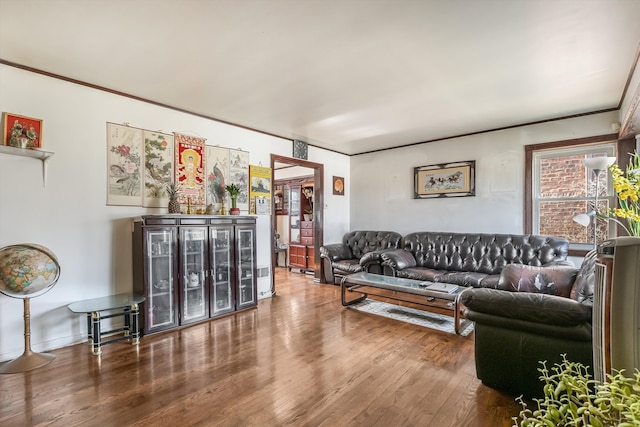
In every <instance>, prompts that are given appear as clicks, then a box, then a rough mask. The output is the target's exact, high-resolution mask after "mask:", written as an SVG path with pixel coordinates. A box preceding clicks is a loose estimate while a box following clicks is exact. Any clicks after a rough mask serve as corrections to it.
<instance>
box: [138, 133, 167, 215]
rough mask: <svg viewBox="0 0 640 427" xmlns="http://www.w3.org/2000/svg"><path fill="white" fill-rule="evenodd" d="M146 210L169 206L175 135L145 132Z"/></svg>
mask: <svg viewBox="0 0 640 427" xmlns="http://www.w3.org/2000/svg"><path fill="white" fill-rule="evenodd" d="M143 135H144V199H143V202H142V206H144V207H145V208H164V207H166V206H167V205H168V204H169V195H168V194H167V185H168V184H170V183H171V182H173V179H172V178H173V148H174V144H173V135H168V134H164V133H160V132H153V131H148V130H145V131H144V133H143Z"/></svg>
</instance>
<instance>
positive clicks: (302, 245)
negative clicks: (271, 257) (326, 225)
mask: <svg viewBox="0 0 640 427" xmlns="http://www.w3.org/2000/svg"><path fill="white" fill-rule="evenodd" d="M308 179H309V178H305V179H299V180H296V181H289V182H288V187H289V269H290V270H291V269H293V268H296V269H299V270H300V271H302V272H307V271H311V272H313V271H314V270H315V261H314V223H313V220H312V217H313V213H309V212H312V211H313V204H312V200H313V191H314V189H313V182H312V181H309V180H308ZM309 195H311V196H310V197H308V196H309ZM305 216H310V217H305Z"/></svg>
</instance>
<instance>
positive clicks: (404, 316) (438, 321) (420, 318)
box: [348, 299, 473, 337]
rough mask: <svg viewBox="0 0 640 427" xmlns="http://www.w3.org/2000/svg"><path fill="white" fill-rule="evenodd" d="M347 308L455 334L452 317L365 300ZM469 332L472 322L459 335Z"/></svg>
mask: <svg viewBox="0 0 640 427" xmlns="http://www.w3.org/2000/svg"><path fill="white" fill-rule="evenodd" d="M348 308H353V309H354V310H358V311H362V312H364V313H370V314H375V315H378V316H383V317H388V318H390V319H395V320H400V321H402V322H407V323H413V324H414V325H418V326H424V327H426V328H431V329H436V330H438V331H442V332H447V333H450V334H455V333H456V332H455V329H454V326H453V317H449V316H444V315H442V314H438V313H430V312H428V311H422V310H416V309H414V308H409V307H402V306H399V305H396V304H389V303H386V302H381V301H375V300H371V299H365V300H364V301H362V302H359V303H356V304H353V305H350V306H349V307H348ZM471 332H473V322H463V323H462V327H461V331H460V335H462V336H463V337H466V336H467V335H469V334H470V333H471Z"/></svg>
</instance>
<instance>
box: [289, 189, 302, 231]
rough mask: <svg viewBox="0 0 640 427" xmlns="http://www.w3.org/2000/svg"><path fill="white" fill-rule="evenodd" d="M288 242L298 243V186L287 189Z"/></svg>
mask: <svg viewBox="0 0 640 427" xmlns="http://www.w3.org/2000/svg"><path fill="white" fill-rule="evenodd" d="M289 194H290V196H291V197H290V198H289V221H290V223H289V241H290V242H299V241H300V186H299V185H292V186H291V187H290V189H289Z"/></svg>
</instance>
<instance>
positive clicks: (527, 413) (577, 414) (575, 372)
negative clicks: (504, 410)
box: [513, 355, 640, 427]
mask: <svg viewBox="0 0 640 427" xmlns="http://www.w3.org/2000/svg"><path fill="white" fill-rule="evenodd" d="M562 359H563V361H562V363H559V364H556V365H555V366H554V367H552V368H551V370H549V369H547V366H546V362H540V363H541V364H542V368H540V369H539V371H540V373H541V374H542V375H541V376H540V379H541V380H542V381H543V383H544V386H543V387H544V388H543V390H544V397H543V398H542V399H534V401H535V402H536V403H537V409H533V410H531V409H529V408H528V407H527V404H526V403H525V402H524V401H523V399H522V398H521V397H520V398H518V399H517V400H518V401H519V402H520V403H521V404H522V411H520V414H519V416H518V417H514V418H513V421H514V424H513V426H514V427H518V426H519V427H548V426H555V427H564V426H585V427H587V426H593V427H605V426H606V427H612V426H616V427H632V426H638V425H640V372H638V371H637V370H636V372H635V375H634V377H633V378H628V377H625V376H624V375H623V372H622V371H620V372H617V373H615V374H614V375H607V381H606V382H599V381H596V380H594V379H592V378H591V376H590V375H589V374H588V373H587V368H586V367H585V366H584V365H582V364H580V363H574V362H570V361H568V360H567V358H566V356H565V355H563V356H562Z"/></svg>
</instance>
